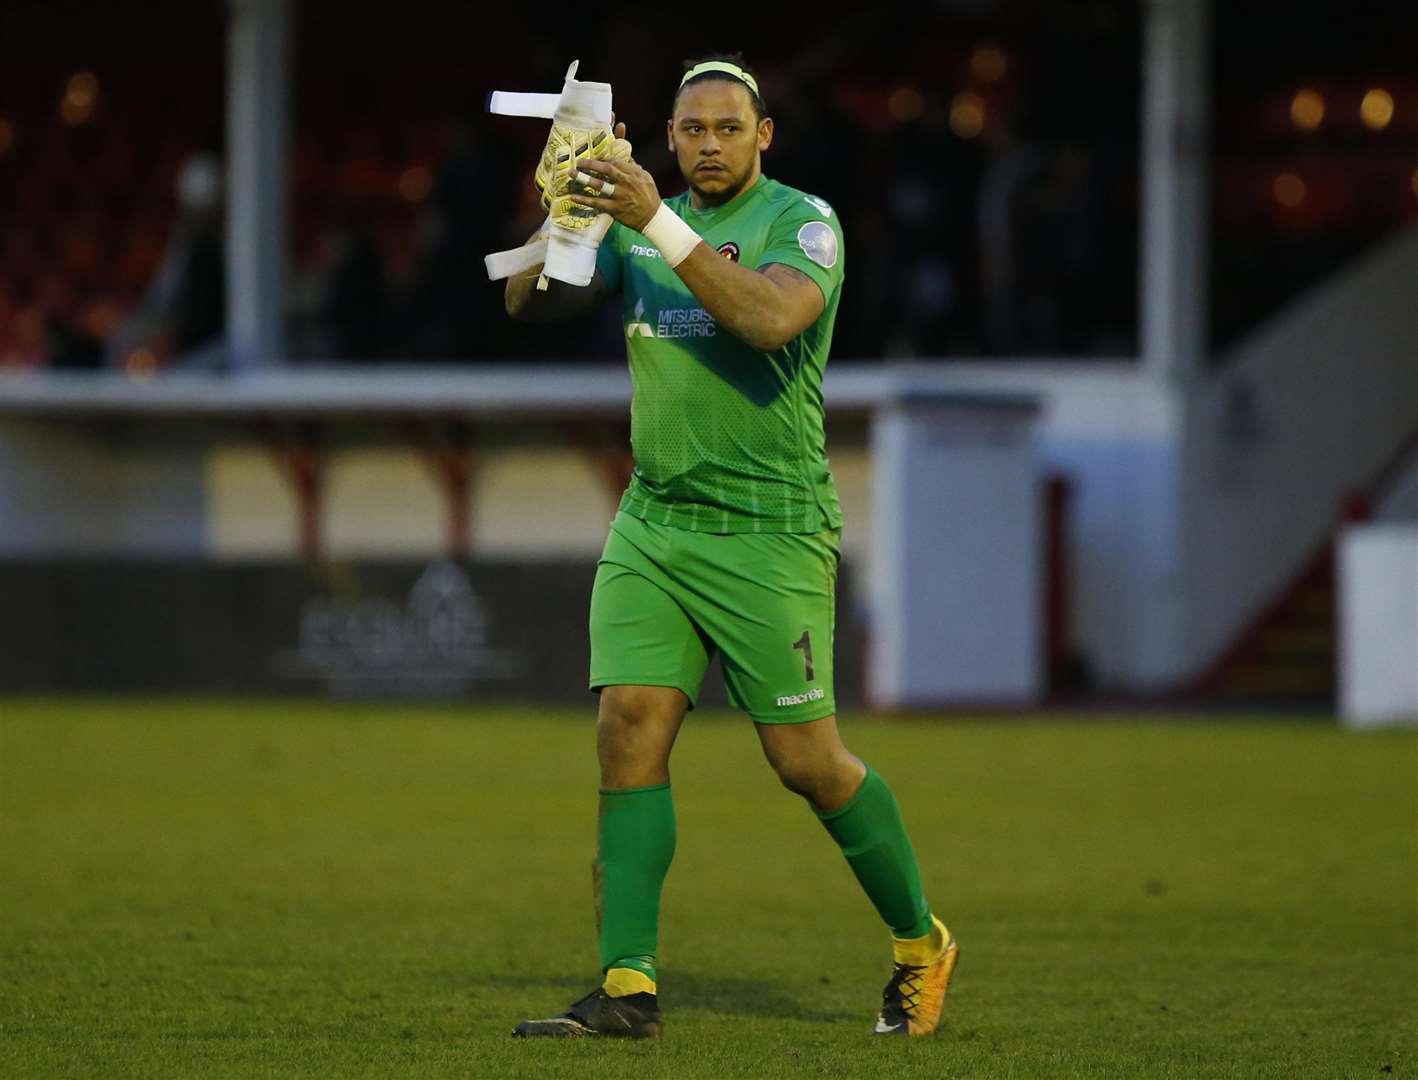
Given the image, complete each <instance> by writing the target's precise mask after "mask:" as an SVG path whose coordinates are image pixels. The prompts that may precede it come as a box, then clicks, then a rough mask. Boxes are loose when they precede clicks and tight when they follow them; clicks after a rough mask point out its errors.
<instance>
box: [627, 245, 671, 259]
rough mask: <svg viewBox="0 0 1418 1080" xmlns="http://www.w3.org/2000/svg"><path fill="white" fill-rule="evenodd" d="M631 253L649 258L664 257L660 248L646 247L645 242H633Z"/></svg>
mask: <svg viewBox="0 0 1418 1080" xmlns="http://www.w3.org/2000/svg"><path fill="white" fill-rule="evenodd" d="M630 254H632V255H643V256H645V258H647V259H660V258H663V257H664V256H662V255H661V254H660V249H659V248H652V247H646V246H645V245H644V244H631V245H630Z"/></svg>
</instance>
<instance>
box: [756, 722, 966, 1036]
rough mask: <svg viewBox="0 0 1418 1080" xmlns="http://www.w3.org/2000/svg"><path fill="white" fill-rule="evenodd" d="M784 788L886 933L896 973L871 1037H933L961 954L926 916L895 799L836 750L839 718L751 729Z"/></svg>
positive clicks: (856, 762)
mask: <svg viewBox="0 0 1418 1080" xmlns="http://www.w3.org/2000/svg"><path fill="white" fill-rule="evenodd" d="M755 726H756V727H757V729H758V737H759V740H760V741H761V742H762V744H763V752H764V754H765V755H766V756H767V758H768V761H769V764H771V765H772V766H773V769H774V771H775V772H776V773H777V774H778V778H779V779H780V780H781V781H782V782H783V786H784V787H786V788H787V789H788V790H789V791H792V792H795V793H797V794H799V795H801V796H803V797H804V798H805V799H807V800H808V802H809V803H810V804H811V805H812V808H813V809H814V810H815V811H816V812H817V815H818V817H819V818H820V819H821V820H822V823H823V825H825V826H826V827H827V831H828V833H829V834H831V836H832V839H833V840H835V841H836V842H837V844H838V846H839V847H841V849H842V853H843V855H845V856H846V858H847V863H848V865H849V866H850V867H851V868H852V873H853V874H855V875H856V878H857V881H858V882H860V883H861V886H862V889H863V890H864V891H865V892H866V894H867V897H868V898H869V899H870V900H871V902H872V905H873V906H874V907H875V908H876V910H877V912H878V914H880V915H881V918H882V921H883V922H885V923H886V925H887V926H888V927H890V928H891V935H892V952H893V959H894V961H895V971H894V972H893V974H892V977H891V981H890V982H889V983H888V984H887V988H886V992H885V994H884V995H883V1004H882V1012H881V1015H880V1016H879V1017H878V1019H877V1026H876V1030H877V1031H878V1032H879V1033H881V1034H888V1033H889V1034H902V1035H906V1034H911V1035H925V1034H929V1033H930V1032H932V1031H934V1030H935V1028H936V1026H937V1025H938V1023H939V1019H940V1007H941V1004H942V1001H943V999H944V997H945V990H946V986H947V984H948V983H949V981H950V976H951V973H952V972H953V971H954V968H955V962H956V958H957V957H958V955H959V950H958V948H957V947H956V945H955V942H954V940H953V939H952V938H951V936H950V932H949V931H948V930H947V929H946V928H945V925H944V924H943V923H941V922H940V920H939V919H936V918H934V917H933V916H932V914H931V909H930V905H929V904H928V903H927V902H926V897H925V893H924V891H923V889H922V888H921V871H920V868H919V867H918V866H917V863H916V855H915V852H914V851H913V850H912V847H911V840H910V837H909V836H907V834H906V826H905V823H904V822H903V821H902V820H901V810H900V807H899V806H898V805H897V803H896V798H895V796H894V795H892V793H891V789H890V788H889V787H887V785H886V781H885V780H883V779H882V778H881V777H880V776H879V775H877V773H876V772H874V771H873V770H871V769H869V768H867V767H866V766H865V765H863V764H862V762H861V761H860V760H858V759H857V758H856V757H854V756H853V755H852V754H851V753H850V752H849V751H848V750H847V748H846V747H845V746H844V745H843V744H842V739H841V736H840V735H839V734H838V731H837V718H836V717H835V716H828V717H824V718H823V719H821V720H812V721H809V722H807V723H801V724H765V723H759V724H756V725H755Z"/></svg>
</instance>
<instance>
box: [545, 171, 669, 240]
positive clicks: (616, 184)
mask: <svg viewBox="0 0 1418 1080" xmlns="http://www.w3.org/2000/svg"><path fill="white" fill-rule="evenodd" d="M576 164H577V167H578V168H579V169H580V170H581V172H580V173H579V174H578V175H577V177H576V179H577V180H578V181H579V182H580V183H581V184H582V185H583V186H584V187H586V188H587V189H588V192H587V193H586V194H584V195H568V196H567V198H568V199H570V200H571V201H572V202H574V203H576V204H577V205H579V206H586V207H590V208H591V209H592V210H598V211H600V212H602V213H606V214H609V215H610V216H611V217H613V218H615V220H616V221H618V222H620V223H621V224H622V225H624V226H626V227H627V228H631V229H634V230H635V231H636V232H639V231H640V230H641V229H643V228H644V227H645V226H646V225H648V224H649V223H650V219H651V218H652V217H654V216H655V211H656V210H658V209H659V208H660V189H659V188H658V187H656V186H655V178H654V177H653V176H651V175H650V173H649V172H648V171H646V170H645V169H643V168H641V167H640V166H639V165H637V164H636V163H635V162H634V161H633V160H631V161H593V160H591V159H590V158H582V159H581V160H580V161H578V162H577V163H576ZM591 192H595V193H594V194H592V193H591Z"/></svg>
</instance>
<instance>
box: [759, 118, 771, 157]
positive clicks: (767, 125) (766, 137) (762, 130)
mask: <svg viewBox="0 0 1418 1080" xmlns="http://www.w3.org/2000/svg"><path fill="white" fill-rule="evenodd" d="M772 145H773V117H771V116H765V117H764V118H763V119H762V120H760V121H759V122H758V149H760V150H767V149H768V148H769V147H770V146H772Z"/></svg>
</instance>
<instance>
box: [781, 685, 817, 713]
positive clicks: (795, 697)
mask: <svg viewBox="0 0 1418 1080" xmlns="http://www.w3.org/2000/svg"><path fill="white" fill-rule="evenodd" d="M826 696H827V691H826V690H824V689H823V688H822V687H820V686H814V687H813V688H812V689H811V690H809V691H808V692H807V693H806V694H787V695H785V696H784V697H780V698H779V699H778V708H780V709H781V708H783V706H785V705H806V704H807V703H808V702H809V701H821V700H822V699H823V698H825V697H826Z"/></svg>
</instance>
